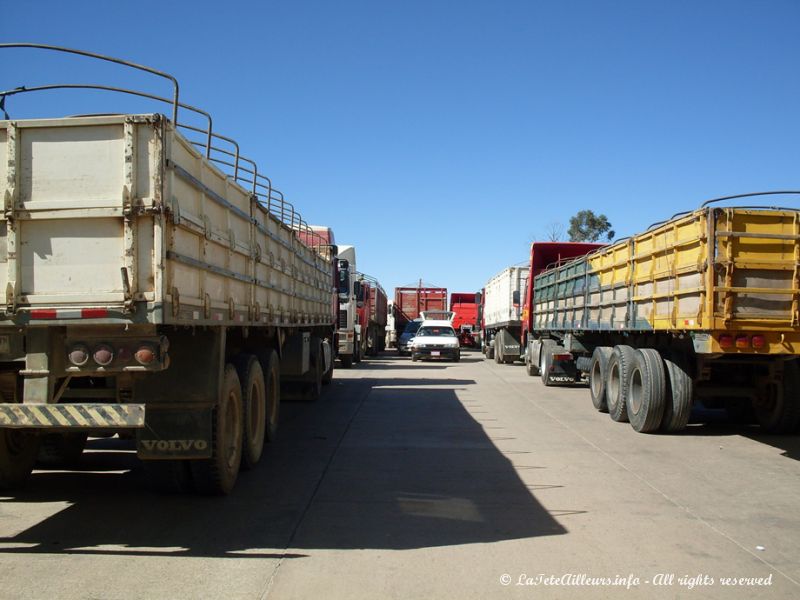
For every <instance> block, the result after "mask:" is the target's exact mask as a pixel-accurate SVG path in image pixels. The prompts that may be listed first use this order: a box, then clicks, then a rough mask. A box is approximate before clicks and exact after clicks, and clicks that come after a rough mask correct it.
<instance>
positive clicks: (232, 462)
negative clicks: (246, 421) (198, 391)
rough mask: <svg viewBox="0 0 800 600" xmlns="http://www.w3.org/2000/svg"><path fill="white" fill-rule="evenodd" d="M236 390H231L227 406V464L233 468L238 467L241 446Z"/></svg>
mask: <svg viewBox="0 0 800 600" xmlns="http://www.w3.org/2000/svg"><path fill="white" fill-rule="evenodd" d="M236 401H237V397H236V392H235V391H233V390H232V391H231V392H229V393H228V401H227V402H226V406H225V440H226V441H227V444H226V446H225V464H226V465H227V466H228V468H230V469H233V468H235V467H236V455H237V451H238V446H239V411H238V410H237V409H236V404H237V402H236Z"/></svg>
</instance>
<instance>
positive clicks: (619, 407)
mask: <svg viewBox="0 0 800 600" xmlns="http://www.w3.org/2000/svg"><path fill="white" fill-rule="evenodd" d="M635 359H636V350H635V349H634V348H631V347H630V346H625V345H622V344H620V345H619V346H614V351H613V352H612V353H611V357H610V358H609V359H608V381H607V382H606V403H607V404H608V415H609V416H610V417H611V419H612V420H614V421H617V422H618V423H626V422H627V421H628V406H627V401H628V400H627V399H628V390H629V389H630V388H629V385H628V384H629V381H630V374H631V368H632V367H633V362H634V360H635Z"/></svg>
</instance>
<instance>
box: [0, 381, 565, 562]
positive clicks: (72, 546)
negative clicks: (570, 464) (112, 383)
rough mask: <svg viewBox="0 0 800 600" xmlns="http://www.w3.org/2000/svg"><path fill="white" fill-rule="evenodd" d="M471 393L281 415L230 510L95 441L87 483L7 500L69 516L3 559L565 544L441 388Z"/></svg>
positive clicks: (365, 388)
mask: <svg viewBox="0 0 800 600" xmlns="http://www.w3.org/2000/svg"><path fill="white" fill-rule="evenodd" d="M474 383H475V382H474V381H472V380H466V379H451V380H447V379H360V380H358V379H356V380H350V381H348V382H347V383H345V384H344V385H340V386H331V387H330V388H329V389H328V390H327V391H326V393H325V394H324V396H323V399H322V400H321V401H320V402H318V403H316V404H285V405H283V407H282V411H283V413H282V429H281V434H280V436H281V437H280V438H279V440H278V441H277V442H275V443H273V444H271V445H269V446H268V447H267V449H266V451H265V455H264V457H263V459H262V463H261V464H260V465H259V466H258V467H257V468H256V469H254V470H252V471H249V472H243V473H242V474H241V475H240V478H239V482H238V483H237V487H236V489H235V490H234V491H233V493H232V494H231V495H230V496H228V497H210V498H209V497H197V496H191V495H162V494H158V493H156V492H152V491H150V490H149V489H148V487H147V482H146V479H145V477H144V474H143V470H142V468H141V465H140V463H139V462H138V460H137V459H136V457H135V453H134V452H133V450H132V449H131V446H130V443H125V442H123V441H120V440H118V439H107V440H92V441H91V442H90V448H89V451H87V452H86V453H85V454H84V456H83V458H82V464H81V468H82V469H84V470H83V471H66V470H64V471H59V470H50V471H36V472H35V473H34V474H33V476H32V478H31V481H30V482H29V485H28V486H27V488H25V489H24V490H22V491H19V492H16V493H14V494H13V495H11V494H8V495H3V497H0V512H9V509H11V510H12V511H13V510H14V509H13V508H12V506H13V504H15V503H61V502H63V503H65V504H66V506H65V507H64V508H63V509H61V510H58V512H55V513H53V514H50V512H52V510H53V509H52V508H51V507H47V509H46V510H47V511H48V514H49V516H48V517H46V518H44V519H43V520H41V521H40V522H38V523H36V524H33V525H31V526H30V527H28V528H27V529H24V530H22V531H20V532H14V533H10V534H6V535H5V536H4V537H0V553H15V554H20V553H26V552H28V553H47V554H59V553H68V554H109V555H147V556H158V555H164V556H171V557H175V556H203V557H223V556H235V557H253V558H274V557H283V558H301V557H303V556H306V555H307V554H306V551H307V550H308V551H310V550H314V549H326V548H333V549H349V548H365V549H410V548H424V547H435V546H449V545H460V544H476V543H487V542H496V541H502V540H512V539H521V538H529V537H535V536H547V535H560V534H564V533H566V530H565V529H564V528H563V527H562V526H560V525H559V524H558V523H557V522H556V521H555V519H554V518H553V517H552V516H551V515H550V514H549V513H548V512H547V510H545V509H544V508H543V507H542V506H541V504H540V503H539V502H538V501H537V500H536V498H535V497H534V496H533V495H532V493H531V490H530V489H529V485H530V484H526V483H525V482H523V481H522V480H521V479H520V478H519V476H518V475H517V472H516V471H515V469H514V467H513V465H512V463H511V461H510V460H509V459H508V458H506V456H505V455H504V454H503V453H502V452H501V451H500V450H499V449H498V448H497V447H496V446H495V443H494V442H493V441H492V440H491V439H490V438H489V437H488V435H487V431H486V430H484V428H483V427H482V426H481V424H480V423H479V422H478V421H476V420H475V419H474V418H473V417H472V416H471V415H470V414H469V413H468V412H467V411H466V410H465V408H464V406H463V405H462V403H461V402H460V401H459V399H458V397H457V396H456V393H455V390H454V389H446V388H443V387H440V386H451V387H464V386H469V385H472V384H474ZM391 386H397V387H391ZM512 454H513V453H509V455H512ZM1 526H2V521H0V527H1ZM286 548H292V549H293V550H294V553H289V554H287V553H284V549H286Z"/></svg>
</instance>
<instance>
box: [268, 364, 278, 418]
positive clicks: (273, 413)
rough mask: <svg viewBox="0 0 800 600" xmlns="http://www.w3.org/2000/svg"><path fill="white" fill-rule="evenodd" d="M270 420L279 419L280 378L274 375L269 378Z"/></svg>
mask: <svg viewBox="0 0 800 600" xmlns="http://www.w3.org/2000/svg"><path fill="white" fill-rule="evenodd" d="M269 388H270V389H269V422H270V423H275V422H276V421H277V420H278V393H279V389H278V378H277V377H275V376H274V375H273V376H272V377H270V378H269Z"/></svg>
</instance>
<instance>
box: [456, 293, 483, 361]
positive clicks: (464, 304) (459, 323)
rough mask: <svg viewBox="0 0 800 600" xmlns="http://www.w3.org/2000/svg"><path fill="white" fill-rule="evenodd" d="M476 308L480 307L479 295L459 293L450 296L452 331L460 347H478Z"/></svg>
mask: <svg viewBox="0 0 800 600" xmlns="http://www.w3.org/2000/svg"><path fill="white" fill-rule="evenodd" d="M478 306H480V294H475V293H461V292H453V293H452V294H450V310H451V311H452V312H453V313H454V316H453V329H455V331H456V335H458V342H459V344H461V346H462V347H469V348H475V347H477V346H479V345H480V321H479V320H478Z"/></svg>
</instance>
